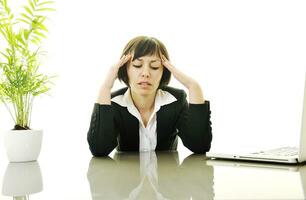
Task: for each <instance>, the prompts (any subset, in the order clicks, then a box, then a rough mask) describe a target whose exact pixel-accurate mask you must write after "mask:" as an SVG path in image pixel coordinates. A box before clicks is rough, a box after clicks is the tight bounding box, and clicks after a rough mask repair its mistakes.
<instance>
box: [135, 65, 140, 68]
mask: <svg viewBox="0 0 306 200" xmlns="http://www.w3.org/2000/svg"><path fill="white" fill-rule="evenodd" d="M133 67H136V68H140V67H141V65H133Z"/></svg>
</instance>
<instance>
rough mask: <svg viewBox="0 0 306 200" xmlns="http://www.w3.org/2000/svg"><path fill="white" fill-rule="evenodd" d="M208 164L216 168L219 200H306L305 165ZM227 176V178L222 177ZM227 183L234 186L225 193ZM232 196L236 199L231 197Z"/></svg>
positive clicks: (225, 162)
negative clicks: (229, 198)
mask: <svg viewBox="0 0 306 200" xmlns="http://www.w3.org/2000/svg"><path fill="white" fill-rule="evenodd" d="M206 164H207V165H209V166H213V167H214V171H215V172H216V174H215V176H214V191H215V197H216V198H218V197H219V198H220V197H221V198H220V199H223V198H222V197H223V196H225V197H228V196H231V197H232V199H241V198H238V197H244V198H245V196H243V195H245V194H248V199H305V198H306V166H305V165H302V164H299V165H288V164H280V163H277V164H276V163H266V162H250V161H232V160H220V159H210V160H207V161H206ZM225 173H226V174H228V176H221V175H220V174H225ZM262 180H264V181H262ZM226 183H231V189H230V190H225V188H224V185H226ZM242 188H243V190H241V189H242ZM233 194H234V195H235V196H232V195H233ZM254 197H255V198H254ZM268 197H269V198H268Z"/></svg>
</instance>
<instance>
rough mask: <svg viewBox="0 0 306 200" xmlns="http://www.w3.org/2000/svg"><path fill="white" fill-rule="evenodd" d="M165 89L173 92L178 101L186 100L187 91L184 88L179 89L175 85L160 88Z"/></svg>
mask: <svg viewBox="0 0 306 200" xmlns="http://www.w3.org/2000/svg"><path fill="white" fill-rule="evenodd" d="M160 89H161V90H163V91H167V92H169V93H170V94H172V95H173V96H174V97H175V98H176V99H177V100H178V101H181V100H184V99H186V97H187V94H186V92H185V91H184V90H183V89H178V88H174V87H169V86H164V87H162V88H160Z"/></svg>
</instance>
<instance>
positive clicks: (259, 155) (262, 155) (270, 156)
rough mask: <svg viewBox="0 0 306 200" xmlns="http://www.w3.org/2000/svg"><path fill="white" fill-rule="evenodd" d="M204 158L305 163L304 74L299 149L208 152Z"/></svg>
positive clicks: (305, 91) (305, 85)
mask: <svg viewBox="0 0 306 200" xmlns="http://www.w3.org/2000/svg"><path fill="white" fill-rule="evenodd" d="M206 157H208V158H211V159H232V160H247V161H264V162H276V163H291V164H294V163H301V162H304V161H306V73H305V84H304V99H303V111H302V116H301V132H300V142H299V147H279V148H276V149H271V150H261V151H254V152H249V153H241V152H238V153H237V152H234V153H231V152H228V153H226V152H213V151H210V152H207V153H206Z"/></svg>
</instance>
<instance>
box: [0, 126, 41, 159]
mask: <svg viewBox="0 0 306 200" xmlns="http://www.w3.org/2000/svg"><path fill="white" fill-rule="evenodd" d="M41 142H42V130H11V131H8V132H7V133H6V134H5V138H4V143H5V148H6V153H7V156H8V159H9V161H10V162H27V161H34V160H37V158H38V156H39V153H40V149H41Z"/></svg>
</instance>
